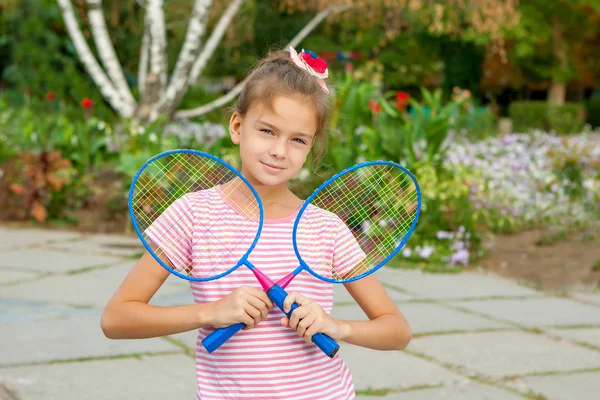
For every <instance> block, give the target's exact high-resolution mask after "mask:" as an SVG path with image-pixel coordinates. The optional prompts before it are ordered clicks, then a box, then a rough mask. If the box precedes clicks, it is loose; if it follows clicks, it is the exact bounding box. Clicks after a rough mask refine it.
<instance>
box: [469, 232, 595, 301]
mask: <svg viewBox="0 0 600 400" xmlns="http://www.w3.org/2000/svg"><path fill="white" fill-rule="evenodd" d="M485 246H486V247H487V248H488V254H487V255H486V257H485V258H483V259H481V260H479V261H477V262H476V264H479V265H481V266H483V267H484V268H485V269H489V270H492V271H494V272H496V273H498V274H500V275H502V276H505V277H508V278H511V279H515V280H517V281H522V282H523V283H526V284H530V285H533V286H535V287H538V288H541V289H548V290H556V289H567V288H569V289H583V290H594V289H600V265H599V264H600V238H599V235H598V229H597V227H596V229H595V230H594V229H586V230H577V231H571V232H564V231H551V230H528V231H525V232H521V233H518V234H512V235H498V236H495V237H494V238H492V239H490V240H488V241H487V242H486V244H485Z"/></svg>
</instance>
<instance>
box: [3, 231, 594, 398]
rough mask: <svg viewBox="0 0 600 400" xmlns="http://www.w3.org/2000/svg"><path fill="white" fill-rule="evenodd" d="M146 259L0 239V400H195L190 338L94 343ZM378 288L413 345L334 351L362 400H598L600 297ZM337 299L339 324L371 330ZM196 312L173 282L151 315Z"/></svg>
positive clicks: (9, 236) (117, 242) (131, 243)
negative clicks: (352, 322) (179, 307)
mask: <svg viewBox="0 0 600 400" xmlns="http://www.w3.org/2000/svg"><path fill="white" fill-rule="evenodd" d="M140 252H141V246H140V245H139V241H138V239H137V238H136V237H120V236H106V235H94V236H83V235H80V234H77V233H70V232H54V231H43V230H13V229H7V228H2V227H0V343H1V345H0V399H20V400H38V399H40V400H41V399H44V400H48V399H61V400H65V399H78V400H79V399H86V400H96V399H98V400H100V399H102V400H105V399H114V400H117V399H127V400H131V399H145V400H154V399H156V400H158V399H167V398H168V399H193V398H194V361H193V348H194V346H195V342H196V340H195V334H194V333H186V334H181V335H174V336H171V337H165V338H155V339H145V340H122V341H112V340H108V339H106V338H105V337H104V336H103V334H102V332H101V331H100V327H99V317H100V314H101V310H102V308H103V306H104V305H105V304H106V302H107V301H108V299H109V297H110V296H111V295H112V294H113V293H114V291H115V289H116V288H117V286H118V285H119V283H120V282H121V280H122V279H123V277H124V275H125V274H126V273H127V271H128V270H129V269H130V268H131V267H132V265H133V264H134V262H135V259H136V258H137V257H139V254H140ZM376 276H377V277H378V278H379V279H380V280H381V281H382V282H383V283H384V284H385V285H386V287H387V288H388V289H389V293H390V294H391V295H392V297H393V298H394V300H395V301H396V302H397V303H398V306H399V307H400V309H401V310H402V312H403V313H404V314H405V315H406V317H407V318H408V320H409V322H410V324H411V326H412V328H413V332H414V338H413V340H412V341H411V343H410V345H409V346H408V348H407V349H406V350H405V351H402V352H399V351H397V352H378V351H371V350H367V349H363V348H359V347H355V346H350V345H345V344H343V345H342V349H341V351H340V353H341V355H342V356H343V357H344V359H345V360H346V361H347V363H348V365H349V366H350V368H351V370H352V372H353V375H354V379H355V382H356V388H357V392H358V394H359V398H360V399H363V400H366V399H385V400H400V399H401V400H425V399H427V400H429V399H440V398H443V399H466V400H470V399H473V400H480V399H487V400H505V399H506V400H517V399H524V398H530V399H539V400H541V399H551V400H559V399H560V400H563V399H564V400H580V399H581V400H587V399H589V400H592V399H598V398H600V394H599V393H600V293H596V294H579V293H570V294H568V295H564V296H561V297H554V296H551V295H549V294H544V293H543V292H539V291H536V290H533V289H530V288H527V287H524V286H520V285H517V284H515V283H512V282H510V281H506V280H504V279H501V278H498V277H494V276H486V275H479V274H471V273H463V274H459V275H451V276H449V275H431V274H422V273H420V272H419V271H404V270H394V269H388V268H385V269H382V270H380V271H378V272H377V273H376ZM338 289H340V290H337V291H336V295H335V302H336V306H335V307H334V315H335V316H337V317H339V318H347V319H366V317H365V316H364V314H363V313H362V311H361V310H360V308H358V306H356V305H355V304H354V303H353V301H352V298H351V297H350V296H349V295H348V294H347V293H346V292H345V290H344V289H343V287H341V286H340V287H338ZM190 301H191V296H190V293H189V287H188V284H187V282H185V281H183V280H180V279H178V278H176V277H170V278H169V279H168V280H167V284H166V285H165V286H164V287H163V288H161V290H160V291H159V293H158V294H157V296H156V297H155V298H154V299H153V300H152V303H154V304H165V305H166V304H185V303H188V302H190ZM175 381H177V383H174V382H175ZM536 396H537V397H536Z"/></svg>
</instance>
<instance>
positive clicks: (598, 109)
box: [587, 93, 600, 128]
mask: <svg viewBox="0 0 600 400" xmlns="http://www.w3.org/2000/svg"><path fill="white" fill-rule="evenodd" d="M587 123H588V124H590V125H591V126H592V128H600V93H598V94H596V95H593V96H591V97H590V99H589V100H588V103H587Z"/></svg>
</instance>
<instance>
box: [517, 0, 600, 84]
mask: <svg viewBox="0 0 600 400" xmlns="http://www.w3.org/2000/svg"><path fill="white" fill-rule="evenodd" d="M518 11H519V13H520V15H521V20H520V23H519V24H517V25H514V26H513V27H512V28H511V29H508V30H507V35H508V37H509V38H510V39H513V40H514V47H513V48H512V49H511V52H510V59H511V62H512V63H513V64H514V65H516V66H517V67H519V68H520V70H521V72H522V74H523V75H524V78H525V80H527V81H544V80H547V79H549V78H552V79H554V80H556V81H558V82H568V81H569V80H571V79H573V78H574V77H575V76H577V73H578V72H579V71H580V70H582V69H589V68H592V69H595V71H596V72H598V69H597V65H596V64H597V63H596V59H597V57H596V55H597V54H598V50H599V47H598V41H597V35H598V32H599V31H598V21H599V20H600V5H599V3H598V2H597V1H596V0H574V1H561V0H521V1H520V2H519V6H518ZM563 57H564V59H561V58H563Z"/></svg>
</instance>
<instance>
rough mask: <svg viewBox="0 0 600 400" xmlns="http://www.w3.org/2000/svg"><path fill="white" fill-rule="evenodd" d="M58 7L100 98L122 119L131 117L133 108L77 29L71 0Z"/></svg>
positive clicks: (60, 0)
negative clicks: (100, 95)
mask: <svg viewBox="0 0 600 400" xmlns="http://www.w3.org/2000/svg"><path fill="white" fill-rule="evenodd" d="M58 5H59V7H60V9H61V12H62V15H63V19H64V20H65V25H66V27H67V32H68V33H69V36H70V37H71V40H73V45H74V46H75V50H76V51H77V54H78V55H79V59H80V60H81V62H82V64H83V65H84V67H85V69H86V71H87V73H88V74H89V75H90V77H91V78H92V79H93V80H94V82H95V83H96V85H97V86H98V88H99V89H100V92H101V93H102V96H104V98H105V99H106V101H108V103H109V104H110V105H111V107H112V108H113V109H115V110H116V111H117V112H119V114H120V115H122V116H123V117H131V116H132V115H133V113H134V108H133V107H132V106H131V105H130V104H127V102H126V101H124V100H123V98H122V97H121V95H120V94H119V92H118V91H117V89H116V88H115V86H114V85H113V83H112V82H111V80H110V79H109V78H108V77H107V76H106V74H105V73H104V70H103V69H102V67H100V64H98V61H97V60H96V58H95V57H94V54H93V53H92V52H91V50H90V48H89V47H88V44H87V42H86V40H85V37H84V36H83V33H82V32H81V29H80V28H79V24H78V23H77V18H76V17H75V13H74V11H73V5H72V4H71V0H58Z"/></svg>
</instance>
